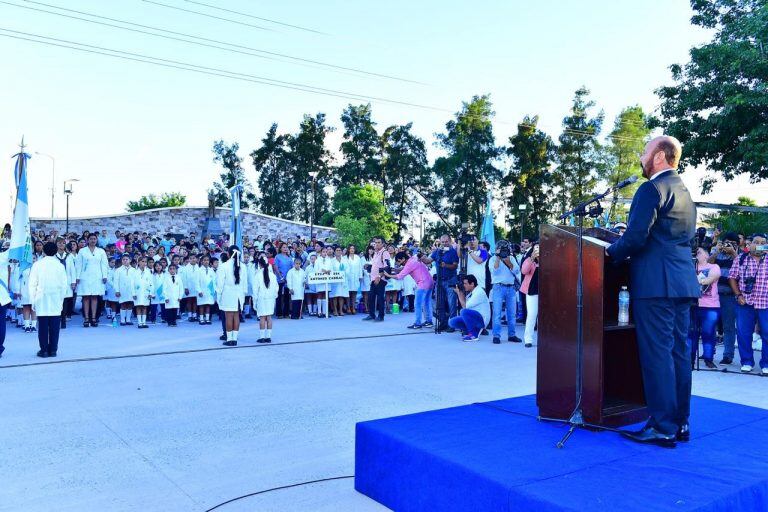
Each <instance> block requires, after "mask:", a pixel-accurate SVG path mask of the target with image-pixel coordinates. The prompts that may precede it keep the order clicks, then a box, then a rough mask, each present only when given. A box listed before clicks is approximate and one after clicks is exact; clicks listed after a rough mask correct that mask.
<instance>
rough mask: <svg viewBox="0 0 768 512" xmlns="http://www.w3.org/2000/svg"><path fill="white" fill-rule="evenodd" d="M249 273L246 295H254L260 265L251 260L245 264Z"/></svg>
mask: <svg viewBox="0 0 768 512" xmlns="http://www.w3.org/2000/svg"><path fill="white" fill-rule="evenodd" d="M245 267H246V269H247V273H248V289H247V290H246V292H245V296H246V297H253V283H254V279H255V275H256V270H257V269H258V267H257V266H256V264H255V263H254V262H253V261H249V262H248V263H246V264H245Z"/></svg>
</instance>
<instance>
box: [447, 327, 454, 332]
mask: <svg viewBox="0 0 768 512" xmlns="http://www.w3.org/2000/svg"><path fill="white" fill-rule="evenodd" d="M445 332H456V329H454V328H453V327H448V328H447V329H446V330H445Z"/></svg>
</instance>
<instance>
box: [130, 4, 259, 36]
mask: <svg viewBox="0 0 768 512" xmlns="http://www.w3.org/2000/svg"><path fill="white" fill-rule="evenodd" d="M141 1H142V2H145V3H148V4H154V5H159V6H160V7H165V8H166V9H174V10H177V11H182V12H188V13H190V14H196V15H198V16H204V17H206V18H211V19H214V20H220V21H226V22H227V23H234V24H235V25H242V26H244V27H251V28H255V29H257V30H266V31H268V32H274V30H272V29H271V28H266V27H261V26H259V25H254V24H253V23H245V22H242V21H237V20H231V19H229V18H222V17H220V16H214V15H213V14H206V13H204V12H200V11H193V10H192V9H185V8H183V7H176V6H175V5H168V4H163V3H160V2H154V1H152V0H141Z"/></svg>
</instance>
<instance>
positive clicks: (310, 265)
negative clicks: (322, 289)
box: [304, 252, 317, 316]
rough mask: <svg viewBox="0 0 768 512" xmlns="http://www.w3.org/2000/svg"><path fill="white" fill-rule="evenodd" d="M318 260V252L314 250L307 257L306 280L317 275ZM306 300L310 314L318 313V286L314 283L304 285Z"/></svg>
mask: <svg viewBox="0 0 768 512" xmlns="http://www.w3.org/2000/svg"><path fill="white" fill-rule="evenodd" d="M316 261H317V254H315V253H314V252H313V253H311V254H310V255H309V258H308V259H307V266H306V267H304V272H306V274H307V276H306V280H305V281H308V280H309V278H310V277H312V276H313V275H315V262H316ZM304 290H305V292H304V300H306V301H307V312H308V313H309V315H310V316H313V315H315V314H317V309H316V308H317V287H316V286H315V285H314V284H309V282H307V284H306V285H305V287H304Z"/></svg>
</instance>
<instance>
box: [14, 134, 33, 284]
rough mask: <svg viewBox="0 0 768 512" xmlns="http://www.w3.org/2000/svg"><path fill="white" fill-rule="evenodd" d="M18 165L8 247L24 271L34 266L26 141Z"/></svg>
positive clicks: (18, 156) (18, 157)
mask: <svg viewBox="0 0 768 512" xmlns="http://www.w3.org/2000/svg"><path fill="white" fill-rule="evenodd" d="M15 157H16V166H15V168H14V171H13V177H14V182H15V183H16V206H15V207H14V209H13V227H12V229H11V245H10V247H9V248H8V259H11V260H16V261H18V262H19V268H20V269H21V270H22V271H23V270H25V269H27V268H29V267H31V266H32V234H31V232H30V227H29V200H28V196H27V161H28V160H29V159H30V158H31V157H30V155H28V154H27V153H25V152H24V141H23V140H22V142H21V152H20V153H18V154H17V155H15Z"/></svg>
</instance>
